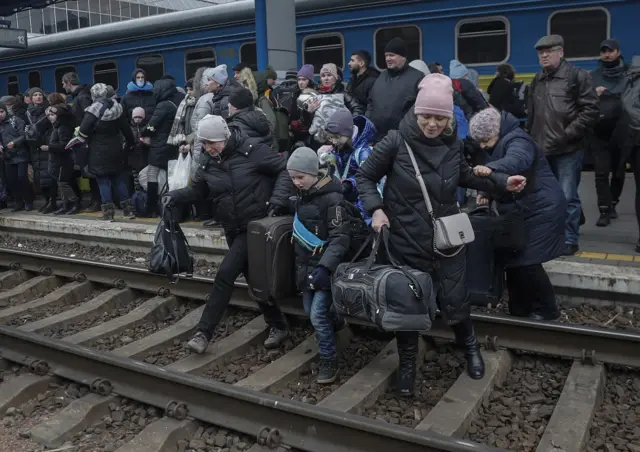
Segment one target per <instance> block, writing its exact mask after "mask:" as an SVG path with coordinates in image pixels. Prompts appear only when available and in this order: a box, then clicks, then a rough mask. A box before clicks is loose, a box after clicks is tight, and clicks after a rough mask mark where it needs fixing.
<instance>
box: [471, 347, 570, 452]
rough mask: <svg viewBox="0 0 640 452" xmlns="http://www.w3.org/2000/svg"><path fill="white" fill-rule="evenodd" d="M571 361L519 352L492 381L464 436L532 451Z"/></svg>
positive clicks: (528, 451) (500, 446) (509, 448)
mask: <svg viewBox="0 0 640 452" xmlns="http://www.w3.org/2000/svg"><path fill="white" fill-rule="evenodd" d="M570 367H571V364H570V363H569V362H565V361H559V360H551V359H546V358H538V357H533V356H524V355H523V356H519V357H518V358H517V359H516V361H515V362H514V364H513V366H512V367H511V370H510V371H509V374H508V376H507V379H506V380H505V381H504V383H502V384H499V385H496V387H495V389H494V391H493V392H492V393H491V395H490V397H489V399H488V400H486V401H485V402H484V403H483V404H482V406H481V407H480V409H479V410H478V415H477V417H476V419H475V420H474V421H473V422H472V423H471V426H470V427H469V429H468V430H467V434H466V435H465V438H468V439H471V440H473V441H476V442H479V443H483V444H487V445H488V446H493V447H499V448H503V449H508V450H513V451H517V452H532V451H535V450H536V447H537V445H538V442H539V441H540V438H541V437H542V434H543V433H544V430H545V428H546V426H547V423H548V422H549V419H550V418H551V415H552V414H553V410H554V409H555V404H556V402H557V401H558V398H559V397H560V394H561V393H562V390H563V387H564V383H565V380H566V378H567V375H568V373H569V369H570Z"/></svg>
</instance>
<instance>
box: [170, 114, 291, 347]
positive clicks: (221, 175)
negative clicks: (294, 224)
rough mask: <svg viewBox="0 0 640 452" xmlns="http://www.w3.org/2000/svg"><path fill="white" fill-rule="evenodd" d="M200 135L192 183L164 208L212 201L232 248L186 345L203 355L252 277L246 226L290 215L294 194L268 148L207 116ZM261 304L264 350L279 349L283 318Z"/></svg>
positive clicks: (283, 332)
mask: <svg viewBox="0 0 640 452" xmlns="http://www.w3.org/2000/svg"><path fill="white" fill-rule="evenodd" d="M196 134H197V139H198V140H199V141H200V142H201V143H202V146H203V150H204V153H203V154H202V158H201V159H200V163H199V164H198V167H197V170H196V173H195V175H194V177H193V180H192V184H191V185H189V186H188V187H186V188H182V189H179V190H174V191H171V192H169V193H167V194H166V195H165V196H163V197H162V205H163V206H167V205H172V204H174V205H175V204H187V203H193V202H197V201H203V200H205V199H213V200H214V201H213V204H214V206H213V207H214V209H213V210H214V212H215V215H216V216H215V219H216V220H217V221H219V222H220V223H221V224H222V227H223V229H224V233H225V237H226V239H227V244H228V245H229V251H228V252H227V254H226V255H225V257H224V259H223V260H222V263H221V264H220V266H219V267H218V272H217V273H216V276H215V279H214V282H213V288H212V290H211V295H210V296H209V301H208V302H207V305H206V307H205V309H204V312H203V313H202V317H201V318H200V322H199V324H198V326H197V328H196V333H195V335H194V336H193V338H192V339H191V340H190V341H189V342H188V344H187V347H188V348H189V349H190V350H192V351H193V352H195V353H204V351H205V350H206V349H207V346H208V345H209V341H210V340H211V338H212V337H213V333H214V331H215V329H216V327H217V326H218V324H219V323H220V320H222V316H223V315H224V312H225V310H226V309H227V306H229V301H230V300H231V294H232V292H233V285H234V283H235V280H236V279H237V278H238V276H239V275H240V274H241V273H242V274H244V275H245V277H246V278H247V279H248V264H249V250H248V248H247V225H248V224H249V222H250V221H252V220H259V219H261V218H264V217H266V216H267V215H269V216H281V215H285V214H287V213H288V212H289V197H290V196H291V195H292V194H293V193H294V190H293V184H292V182H291V179H290V178H289V175H288V174H287V169H286V165H287V159H286V157H284V156H281V155H279V154H278V153H276V152H273V151H272V150H271V149H270V148H269V146H267V145H266V144H261V143H255V144H251V143H249V142H247V140H245V139H244V137H243V136H242V135H241V134H236V133H232V132H231V130H229V127H228V126H227V123H226V121H225V120H224V118H222V117H221V116H214V115H206V116H205V117H204V118H203V119H202V120H201V121H200V122H199V124H198V128H197V131H196ZM232 188H233V190H232ZM258 306H259V307H260V310H261V311H262V314H263V315H264V319H265V322H266V323H267V325H269V327H270V328H271V330H270V333H269V337H268V338H267V340H266V341H265V342H264V346H265V347H266V348H276V347H278V346H279V345H280V344H281V343H282V342H283V341H284V340H285V339H286V338H287V336H288V335H289V333H288V329H287V324H286V322H285V319H284V317H283V315H282V313H281V312H280V310H279V309H278V307H277V306H276V305H269V304H266V303H259V304H258Z"/></svg>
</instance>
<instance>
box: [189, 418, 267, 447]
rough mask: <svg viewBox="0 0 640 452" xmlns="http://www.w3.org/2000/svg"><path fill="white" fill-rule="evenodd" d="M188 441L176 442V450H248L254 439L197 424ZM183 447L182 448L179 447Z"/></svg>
mask: <svg viewBox="0 0 640 452" xmlns="http://www.w3.org/2000/svg"><path fill="white" fill-rule="evenodd" d="M199 425H200V426H199V428H198V430H197V431H196V432H195V433H194V434H193V436H192V437H191V438H190V440H189V441H186V440H185V441H181V442H179V443H178V450H185V452H222V451H224V452H242V451H245V450H249V449H250V448H251V447H252V446H253V445H254V444H255V439H253V440H252V439H251V438H250V437H249V436H247V435H243V434H241V433H238V432H233V431H229V430H227V429H224V428H218V427H215V426H208V425H205V424H199ZM181 447H184V449H181Z"/></svg>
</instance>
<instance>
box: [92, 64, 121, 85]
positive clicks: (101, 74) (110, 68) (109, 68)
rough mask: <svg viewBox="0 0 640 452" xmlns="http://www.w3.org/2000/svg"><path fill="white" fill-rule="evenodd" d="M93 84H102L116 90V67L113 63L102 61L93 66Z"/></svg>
mask: <svg viewBox="0 0 640 452" xmlns="http://www.w3.org/2000/svg"><path fill="white" fill-rule="evenodd" d="M93 83H104V84H105V85H111V86H113V89H115V90H116V91H117V90H118V66H117V65H116V63H115V62H113V61H104V62H101V63H96V64H94V65H93Z"/></svg>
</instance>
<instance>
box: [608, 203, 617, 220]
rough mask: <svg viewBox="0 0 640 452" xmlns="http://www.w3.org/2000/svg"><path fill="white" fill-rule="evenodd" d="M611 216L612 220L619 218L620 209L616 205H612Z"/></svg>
mask: <svg viewBox="0 0 640 452" xmlns="http://www.w3.org/2000/svg"><path fill="white" fill-rule="evenodd" d="M609 218H611V219H612V220H617V219H618V211H617V210H616V205H615V204H614V205H613V206H611V210H610V211H609Z"/></svg>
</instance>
